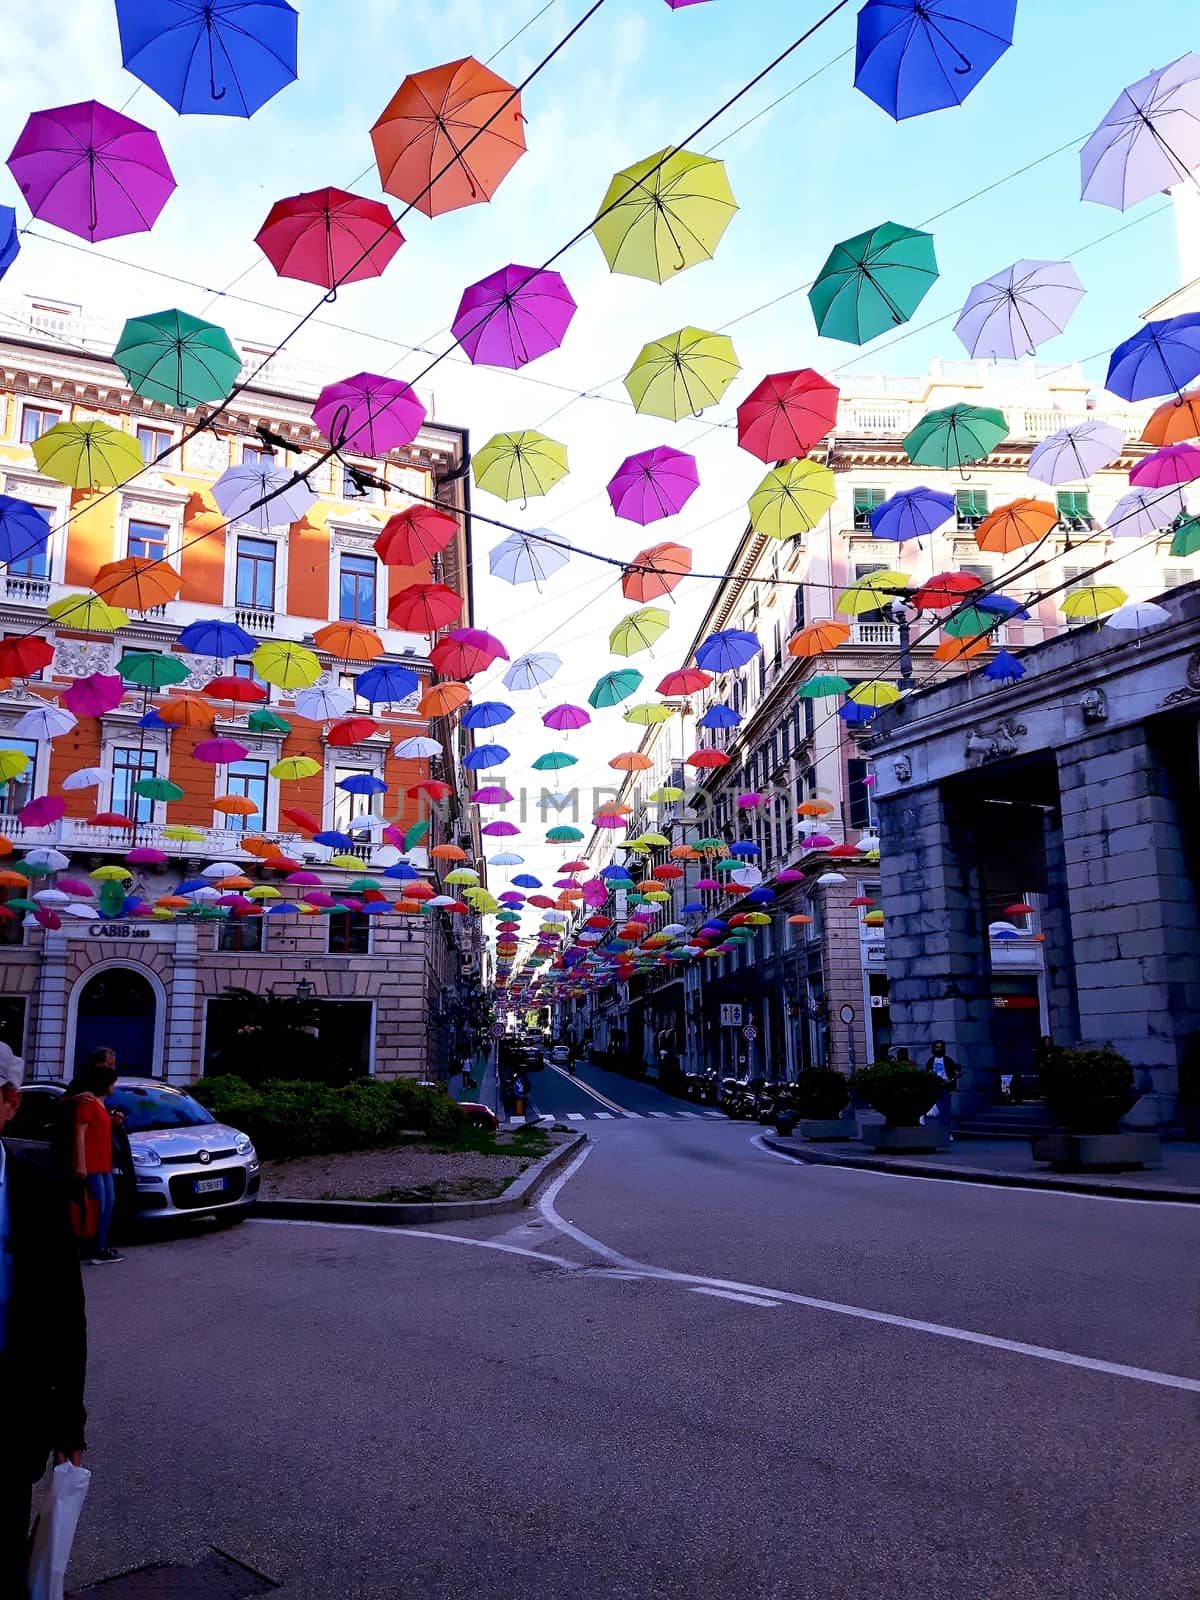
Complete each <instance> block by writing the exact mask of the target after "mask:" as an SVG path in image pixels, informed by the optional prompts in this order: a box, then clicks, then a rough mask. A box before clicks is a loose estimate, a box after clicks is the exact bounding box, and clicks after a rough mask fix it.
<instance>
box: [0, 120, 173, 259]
mask: <svg viewBox="0 0 1200 1600" xmlns="http://www.w3.org/2000/svg"><path fill="white" fill-rule="evenodd" d="M8 166H9V170H10V171H11V173H12V175H13V177H14V178H15V179H16V180H17V182H18V184H19V185H20V187H21V193H22V194H23V195H24V196H25V200H26V203H27V205H28V206H29V209H30V211H32V212H33V214H34V216H35V217H40V218H41V219H42V221H43V222H52V223H54V224H55V225H56V226H57V227H60V228H65V229H66V230H67V232H68V233H75V234H78V235H79V237H80V238H82V239H88V240H90V241H91V243H92V244H95V243H96V241H97V240H98V239H115V238H117V237H118V236H119V235H121V234H124V233H145V232H146V231H147V230H148V229H150V228H152V227H153V226H154V223H155V221H156V220H157V217H158V214H159V212H160V211H161V210H162V208H163V206H164V205H166V203H167V200H168V199H169V198H170V195H171V191H172V190H173V189H174V187H175V179H174V177H173V176H172V174H171V169H170V167H169V166H168V165H167V158H166V156H165V155H164V154H163V149H162V145H161V144H159V142H158V135H157V134H156V133H155V132H154V131H153V130H152V129H150V128H147V127H145V126H144V125H143V124H142V123H140V122H134V121H133V119H132V118H131V117H126V116H122V114H121V113H120V112H119V111H112V110H110V109H109V107H108V106H102V105H101V104H100V103H99V101H97V100H83V101H81V102H80V103H79V104H78V105H71V106H55V107H54V108H53V109H51V110H48V111H35V112H34V113H33V115H32V116H31V117H30V118H29V120H28V121H27V122H26V124H25V126H24V128H23V129H22V130H21V136H20V138H19V139H18V140H17V142H16V144H15V145H14V146H13V148H12V154H11V155H10V156H9V158H8Z"/></svg>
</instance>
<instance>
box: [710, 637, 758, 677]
mask: <svg viewBox="0 0 1200 1600" xmlns="http://www.w3.org/2000/svg"><path fill="white" fill-rule="evenodd" d="M761 649H762V645H760V644H759V642H758V639H757V637H756V636H755V635H754V634H752V633H746V632H744V631H743V630H742V629H741V628H726V629H725V631H724V632H723V633H710V634H709V636H708V638H707V639H705V640H704V641H703V643H702V644H700V645H699V646H698V647H697V650H696V664H697V665H698V666H701V667H703V668H704V670H705V672H736V671H737V669H738V668H739V667H744V666H745V665H746V663H747V661H752V660H753V659H754V657H755V656H756V655H757V654H758V652H759V651H760V650H761Z"/></svg>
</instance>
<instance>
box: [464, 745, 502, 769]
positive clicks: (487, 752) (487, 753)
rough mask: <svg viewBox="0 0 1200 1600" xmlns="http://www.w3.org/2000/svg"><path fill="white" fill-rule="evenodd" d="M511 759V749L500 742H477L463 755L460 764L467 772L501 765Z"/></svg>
mask: <svg viewBox="0 0 1200 1600" xmlns="http://www.w3.org/2000/svg"><path fill="white" fill-rule="evenodd" d="M511 760H512V751H511V750H506V749H505V747H504V746H503V745H502V744H477V745H476V746H475V748H474V750H469V751H468V752H467V754H466V755H465V756H464V757H463V760H462V764H463V766H464V767H466V769H467V770H468V772H479V771H482V770H484V769H485V768H487V767H502V766H503V765H504V763H505V762H506V761H511Z"/></svg>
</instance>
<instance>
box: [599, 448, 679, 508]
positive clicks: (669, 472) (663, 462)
mask: <svg viewBox="0 0 1200 1600" xmlns="http://www.w3.org/2000/svg"><path fill="white" fill-rule="evenodd" d="M699 487H700V477H699V474H698V472H697V470H696V458H695V456H690V455H687V454H685V453H684V452H683V451H682V450H672V449H671V448H670V446H669V445H659V446H658V447H657V448H656V449H654V450H643V451H641V452H640V453H639V454H638V455H634V456H627V457H626V458H625V460H624V461H623V462H622V463H621V465H620V466H619V467H618V468H617V470H616V473H615V474H614V475H613V477H612V479H611V480H610V481H609V485H608V498H609V500H610V501H611V502H612V508H613V510H614V511H615V512H616V514H617V516H618V517H624V519H625V520H626V521H627V522H636V523H638V524H639V525H640V526H642V527H645V525H646V524H647V523H648V522H659V521H661V520H662V518H663V517H673V516H676V515H677V514H678V513H679V512H680V511H682V510H683V508H684V506H685V505H686V504H687V503H688V501H689V500H690V499H691V497H692V495H693V494H695V492H696V490H697V489H698V488H699Z"/></svg>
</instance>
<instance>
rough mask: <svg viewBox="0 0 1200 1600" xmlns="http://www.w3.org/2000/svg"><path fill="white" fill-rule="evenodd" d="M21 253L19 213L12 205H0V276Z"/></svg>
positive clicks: (0, 276)
mask: <svg viewBox="0 0 1200 1600" xmlns="http://www.w3.org/2000/svg"><path fill="white" fill-rule="evenodd" d="M20 253H21V235H20V233H19V231H18V229H17V213H16V210H15V209H14V208H13V207H12V206H0V278H2V277H3V276H4V274H5V273H6V272H7V271H8V269H9V267H11V266H12V264H13V262H14V261H15V260H16V259H17V257H18V256H19V255H20Z"/></svg>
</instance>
